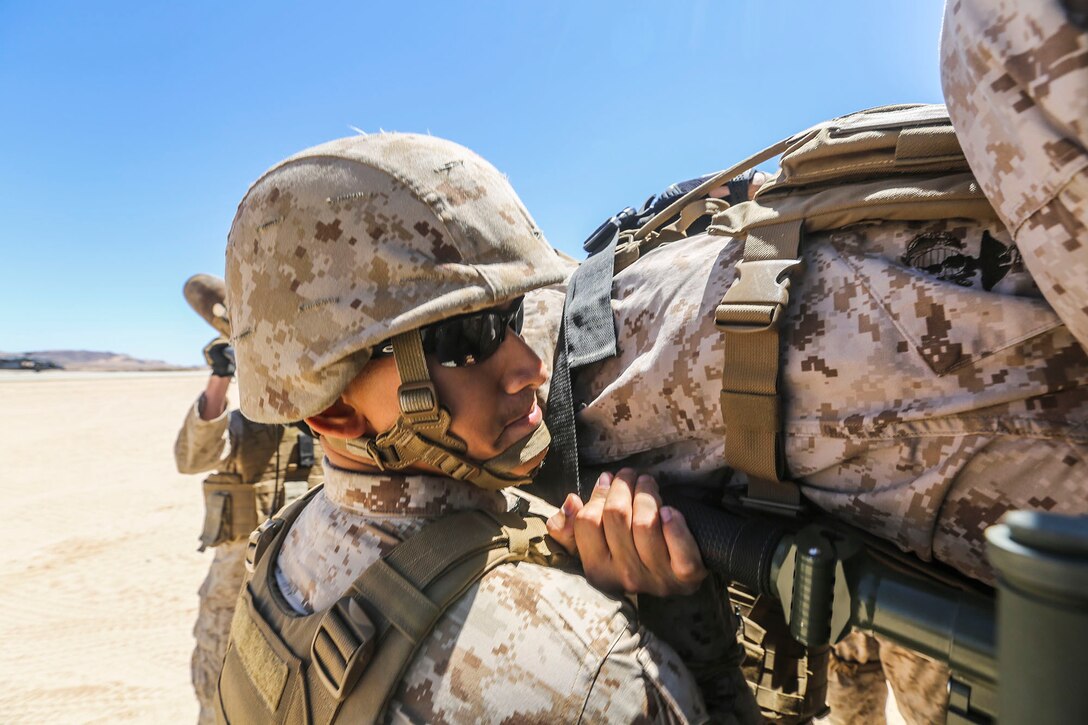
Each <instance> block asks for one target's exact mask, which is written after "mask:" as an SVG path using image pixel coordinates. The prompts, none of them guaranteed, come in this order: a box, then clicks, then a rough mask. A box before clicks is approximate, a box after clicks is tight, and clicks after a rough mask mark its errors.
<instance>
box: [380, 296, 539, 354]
mask: <svg viewBox="0 0 1088 725" xmlns="http://www.w3.org/2000/svg"><path fill="white" fill-rule="evenodd" d="M523 299H524V298H522V297H519V298H517V299H516V300H514V301H513V302H512V303H510V304H509V305H507V306H506V307H505V308H502V309H499V308H495V307H492V308H490V309H487V310H481V311H479V312H470V313H469V314H467V315H459V316H457V317H451V318H450V319H448V320H442V321H441V322H436V323H434V324H433V325H427V326H426V327H423V328H420V334H421V336H422V338H423V352H425V353H427V354H428V355H434V356H435V357H436V358H438V362H439V363H441V364H442V365H444V366H446V367H448V368H463V367H467V366H469V365H475V364H476V363H481V362H483V361H484V360H486V359H488V358H489V357H491V356H492V355H494V354H495V351H496V350H498V349H499V346H500V345H502V343H503V341H504V340H506V331H507V330H508V329H511V330H513V331H514V332H516V333H519V334H520V333H521V328H522V325H523V324H524V322H525V308H524V306H523V305H522V302H523ZM374 354H375V355H392V354H393V343H392V342H385V343H382V344H381V345H378V346H377V347H376V348H375V349H374Z"/></svg>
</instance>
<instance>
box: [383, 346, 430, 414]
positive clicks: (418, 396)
mask: <svg viewBox="0 0 1088 725" xmlns="http://www.w3.org/2000/svg"><path fill="white" fill-rule="evenodd" d="M393 357H394V358H395V359H396V362H397V372H398V373H399V374H400V388H398V389H397V397H398V398H399V400H400V411H401V413H402V414H404V417H405V418H407V419H408V420H410V421H411V422H413V423H417V422H418V423H425V422H432V421H435V420H437V419H438V393H437V392H436V391H435V389H434V383H432V382H431V375H430V373H429V372H428V371H427V357H426V356H425V355H424V354H423V338H422V337H421V336H420V334H419V330H409V331H408V332H403V333H401V334H399V335H397V336H396V337H394V338H393Z"/></svg>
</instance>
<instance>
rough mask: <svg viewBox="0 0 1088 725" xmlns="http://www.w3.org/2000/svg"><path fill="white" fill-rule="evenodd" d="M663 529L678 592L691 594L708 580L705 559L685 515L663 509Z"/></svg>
mask: <svg viewBox="0 0 1088 725" xmlns="http://www.w3.org/2000/svg"><path fill="white" fill-rule="evenodd" d="M661 529H662V533H663V535H664V539H665V546H666V547H667V549H668V559H669V565H670V569H671V571H672V577H673V581H674V582H675V584H676V587H675V589H676V591H678V592H680V593H684V594H691V593H692V592H694V591H695V590H696V589H698V588H699V585H700V584H701V583H702V581H703V579H706V577H707V574H708V573H709V572H707V570H706V567H705V566H703V557H702V555H701V554H700V553H699V547H698V545H697V544H696V543H695V537H694V536H692V534H691V530H690V529H689V528H688V525H687V522H686V521H685V520H684V515H683V514H681V513H680V512H679V511H677V510H676V509H674V508H672V507H671V506H665V507H663V508H662V509H661Z"/></svg>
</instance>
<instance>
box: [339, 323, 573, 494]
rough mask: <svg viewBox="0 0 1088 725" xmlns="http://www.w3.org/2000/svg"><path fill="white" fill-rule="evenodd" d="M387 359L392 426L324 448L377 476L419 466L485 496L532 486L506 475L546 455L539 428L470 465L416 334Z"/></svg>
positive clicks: (398, 342) (546, 438)
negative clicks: (367, 464)
mask: <svg viewBox="0 0 1088 725" xmlns="http://www.w3.org/2000/svg"><path fill="white" fill-rule="evenodd" d="M393 358H394V360H396V363H397V372H398V373H399V374H400V382H401V384H400V388H399V389H398V390H397V397H398V399H399V402H400V417H398V418H397V422H396V423H395V424H394V425H393V427H392V428H390V429H389V430H387V431H386V432H384V433H382V434H380V435H378V436H376V437H373V438H372V437H369V436H360V437H358V438H355V439H354V440H342V439H338V438H327V437H323V441H324V442H325V443H326V445H328V446H329V447H330V448H332V449H334V450H338V451H340V452H341V453H348V454H351V455H355V456H363V457H365V458H366V459H368V460H369V461H371V462H373V464H374V465H375V466H377V467H378V468H379V469H381V470H383V471H386V470H390V471H401V470H404V469H406V468H410V467H412V466H415V465H417V464H420V463H425V464H428V465H431V466H433V467H435V468H437V469H439V470H440V471H442V472H443V473H444V474H446V475H447V476H449V477H451V478H456V479H459V480H462V481H468V482H469V483H472V484H474V485H476V486H479V487H480V488H485V489H489V490H498V489H500V488H506V487H507V486H522V485H524V484H527V483H529V482H530V481H532V477H531V476H530V475H527V474H515V473H512V471H513V470H514V469H515V468H518V467H519V466H522V465H524V464H525V463H527V462H528V461H531V460H533V459H534V458H536V457H538V456H540V454H541V453H543V452H544V451H546V450H547V449H548V445H549V444H550V443H551V435H550V434H549V433H548V429H547V427H546V426H545V425H544V424H543V423H541V424H540V425H539V426H538V427H537V428H536V430H534V431H533V432H532V433H530V434H529V435H527V436H525V437H524V438H522V439H521V440H519V441H517V442H516V443H514V444H513V445H512V446H510V447H509V448H508V449H506V450H505V451H503V452H502V453H500V454H499V455H498V456H495V457H494V458H491V459H489V460H487V461H484V462H483V463H476V462H474V461H471V460H469V459H468V457H467V456H466V455H465V451H466V450H467V449H468V446H467V445H466V444H465V442H464V441H463V440H461V438H459V437H458V436H456V435H454V434H453V433H451V432H450V423H451V419H450V413H449V411H448V410H446V409H445V408H443V407H442V406H440V405H439V404H438V393H437V392H436V391H435V387H434V383H433V382H432V381H431V376H430V373H429V372H428V370H427V358H426V357H425V355H424V353H423V339H422V337H421V336H420V334H419V330H410V331H408V332H405V333H402V334H400V335H397V336H396V337H394V338H393Z"/></svg>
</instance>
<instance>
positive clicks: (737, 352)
mask: <svg viewBox="0 0 1088 725" xmlns="http://www.w3.org/2000/svg"><path fill="white" fill-rule="evenodd" d="M801 234H802V221H801V220H800V219H798V220H793V221H789V222H784V223H781V224H775V225H771V226H765V227H760V228H758V229H753V230H751V231H749V233H748V236H747V238H746V239H745V242H744V259H743V260H741V261H740V262H738V263H737V275H738V277H737V279H736V281H734V283H733V284H732V286H730V288H729V289H728V290H727V291H726V293H725V296H724V297H723V298H722V301H721V303H720V304H719V305H718V307H717V309H716V310H715V312H714V321H715V325H716V326H717V327H718V329H719V330H721V332H722V335H723V337H724V338H725V364H724V365H723V367H722V391H721V408H722V420H723V422H724V423H725V430H726V436H725V459H726V461H727V462H728V463H729V465H730V466H732V467H733V468H736V469H739V470H741V471H744V472H745V473H747V474H748V495H747V496H745V497H742V501H743V502H744V503H745V504H746V505H749V506H752V507H755V508H760V509H765V510H769V511H771V512H774V513H786V514H796V513H798V512H800V510H801V490H800V488H799V487H798V486H797V484H796V483H794V482H792V481H788V480H787V478H786V476H787V474H786V457H785V452H784V445H783V440H782V396H780V395H779V382H780V381H779V378H780V374H779V373H780V370H779V367H780V365H779V364H780V349H781V346H780V344H779V337H780V335H779V329H778V324H779V320H780V319H781V317H782V312H783V310H784V309H785V307H786V305H787V303H788V302H789V287H790V280H789V277H788V276H787V275H788V274H789V272H790V271H791V270H793V269H795V268H796V267H798V266H799V265H800V264H801V260H800V258H799V250H800V245H801Z"/></svg>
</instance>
